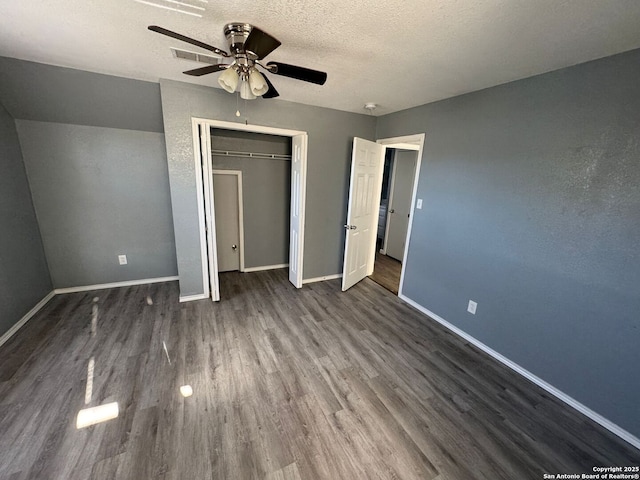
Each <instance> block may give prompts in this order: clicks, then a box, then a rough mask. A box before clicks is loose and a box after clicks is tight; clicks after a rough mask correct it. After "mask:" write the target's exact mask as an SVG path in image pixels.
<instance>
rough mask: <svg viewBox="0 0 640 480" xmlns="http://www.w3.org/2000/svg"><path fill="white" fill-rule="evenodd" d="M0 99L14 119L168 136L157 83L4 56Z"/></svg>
mask: <svg viewBox="0 0 640 480" xmlns="http://www.w3.org/2000/svg"><path fill="white" fill-rule="evenodd" d="M0 99H1V101H2V103H3V104H4V106H5V107H6V109H7V110H8V111H9V113H10V114H11V115H12V116H13V118H15V119H21V120H35V121H40V122H56V123H70V124H75V125H92V126H96V127H112V128H122V129H126V130H142V131H146V132H162V131H163V128H162V106H161V103H160V85H158V84H157V83H151V82H142V81H140V80H131V79H129V78H122V77H114V76H112V75H101V74H99V73H91V72H85V71H83V70H74V69H71V68H63V67H54V66H52V65H44V64H42V63H34V62H27V61H24V60H17V59H15V58H6V57H0Z"/></svg>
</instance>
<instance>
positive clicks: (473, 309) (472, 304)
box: [467, 300, 478, 315]
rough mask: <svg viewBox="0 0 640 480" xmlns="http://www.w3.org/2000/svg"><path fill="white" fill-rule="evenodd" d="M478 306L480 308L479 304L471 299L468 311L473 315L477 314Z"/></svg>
mask: <svg viewBox="0 0 640 480" xmlns="http://www.w3.org/2000/svg"><path fill="white" fill-rule="evenodd" d="M476 308H478V304H477V303H476V302H474V301H473V300H469V306H468V307H467V312H469V313H470V314H472V315H475V314H476Z"/></svg>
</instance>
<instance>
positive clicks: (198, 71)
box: [182, 63, 228, 77]
mask: <svg viewBox="0 0 640 480" xmlns="http://www.w3.org/2000/svg"><path fill="white" fill-rule="evenodd" d="M227 67H228V65H225V64H222V63H221V64H219V65H208V66H206V67H200V68H194V69H193V70H187V71H186V72H182V73H186V74H187V75H191V76H192V77H201V76H202V75H208V74H209V73H215V72H219V71H221V70H226V69H227Z"/></svg>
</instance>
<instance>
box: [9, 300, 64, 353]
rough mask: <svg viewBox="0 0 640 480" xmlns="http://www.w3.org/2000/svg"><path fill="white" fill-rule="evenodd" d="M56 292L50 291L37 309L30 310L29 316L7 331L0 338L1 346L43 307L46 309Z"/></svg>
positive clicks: (38, 304)
mask: <svg viewBox="0 0 640 480" xmlns="http://www.w3.org/2000/svg"><path fill="white" fill-rule="evenodd" d="M55 294H56V293H55V291H53V290H52V291H50V292H49V293H47V295H46V296H45V297H44V298H43V299H42V300H40V301H39V302H38V303H37V304H36V306H35V307H33V308H32V309H31V310H29V311H28V312H27V314H26V315H25V316H24V317H22V318H21V319H20V320H18V322H17V323H16V324H15V325H13V327H11V328H10V329H9V330H7V331H6V332H5V333H4V334H3V335H2V336H1V337H0V346H2V345H3V344H4V343H5V342H6V341H7V340H9V339H10V338H11V337H13V336H14V335H15V333H16V332H17V331H18V330H20V328H22V326H23V325H24V324H25V323H27V322H28V321H29V320H30V319H31V317H33V316H34V315H35V314H36V313H38V312H39V311H40V309H41V308H42V307H44V306H45V305H46V304H47V303H48V302H49V300H51V299H52V298H53V297H54V296H55Z"/></svg>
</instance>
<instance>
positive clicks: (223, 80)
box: [218, 68, 239, 93]
mask: <svg viewBox="0 0 640 480" xmlns="http://www.w3.org/2000/svg"><path fill="white" fill-rule="evenodd" d="M238 80H239V77H238V73H237V72H236V71H235V69H234V68H227V69H226V70H225V71H224V72H222V73H221V74H220V76H219V77H218V83H219V84H220V86H221V87H222V88H224V89H225V90H226V91H227V92H229V93H233V92H235V91H236V88H237V87H238Z"/></svg>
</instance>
